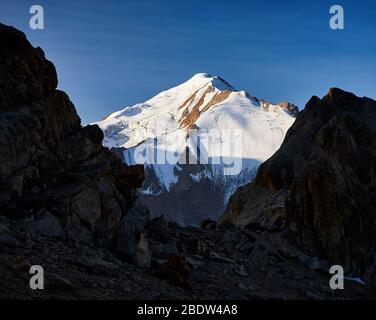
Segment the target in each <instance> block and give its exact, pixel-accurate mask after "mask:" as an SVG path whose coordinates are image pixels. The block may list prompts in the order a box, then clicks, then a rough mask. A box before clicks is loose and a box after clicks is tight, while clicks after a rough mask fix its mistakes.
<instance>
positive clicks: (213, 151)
mask: <svg viewBox="0 0 376 320" xmlns="http://www.w3.org/2000/svg"><path fill="white" fill-rule="evenodd" d="M297 112H298V109H297V108H296V107H295V106H294V105H292V104H289V103H281V104H272V103H269V102H266V101H264V100H259V99H257V98H255V97H252V96H250V95H249V94H248V93H247V92H246V91H238V90H236V89H235V88H234V87H233V86H231V85H230V84H229V83H228V82H226V81H225V80H224V79H222V78H221V77H218V76H212V75H209V74H207V73H198V74H196V75H194V76H193V77H191V78H190V79H189V80H187V81H186V82H184V83H182V84H180V85H178V86H176V87H174V88H171V89H169V90H166V91H163V92H161V93H159V94H157V95H156V96H154V97H152V98H151V99H149V100H147V101H145V102H143V103H138V104H136V105H133V106H130V107H127V108H125V109H123V110H120V111H118V112H115V113H112V114H111V115H109V116H107V117H106V118H105V119H103V120H102V121H100V122H98V123H97V124H98V125H99V126H100V128H101V129H102V130H103V132H104V136H105V138H104V144H105V145H106V146H107V147H110V148H120V149H122V150H123V155H124V161H125V162H126V163H128V164H136V163H139V162H138V161H137V160H136V156H135V155H136V154H137V153H138V150H139V148H140V147H141V148H142V147H145V148H149V149H150V148H154V149H155V150H157V153H158V156H157V157H154V156H153V157H151V158H148V160H147V161H145V162H144V163H143V164H144V165H145V170H146V181H145V183H144V187H143V189H142V191H141V192H142V193H143V195H144V200H145V202H147V203H146V204H147V205H148V207H149V209H150V211H151V213H152V215H158V214H160V213H161V212H160V210H162V211H163V214H165V216H167V217H169V218H170V219H172V220H175V221H178V222H180V223H182V224H197V223H198V222H199V221H200V219H202V218H205V217H211V218H216V217H217V216H219V215H220V214H221V213H222V210H223V209H224V207H225V205H226V204H227V200H228V198H229V197H230V196H231V194H232V193H233V192H234V191H235V190H236V189H237V188H238V187H239V186H241V185H243V184H245V183H248V182H249V181H250V180H251V179H252V177H253V175H254V173H255V171H256V168H257V166H258V165H259V164H260V163H262V162H263V161H265V160H266V159H268V158H269V157H270V156H272V155H273V153H274V152H275V151H277V150H278V149H279V147H280V145H281V143H282V141H283V139H284V136H285V134H286V132H287V130H288V128H289V127H290V126H291V125H292V123H293V122H294V120H295V116H296V114H297ZM226 130H227V131H229V130H230V131H231V132H232V133H234V134H233V136H235V135H237V136H239V135H240V136H241V139H240V140H237V142H235V140H234V139H232V138H234V137H226V136H224V135H222V134H221V132H224V131H226ZM192 131H193V133H192ZM213 131H214V132H217V133H219V135H218V136H216V137H214V138H213V137H212V136H210V135H211V133H212V132H213ZM197 137H198V140H200V139H201V138H202V139H203V140H205V139H206V140H210V139H211V141H214V142H213V143H212V144H213V146H211V147H209V148H207V146H204V147H203V146H199V147H197V144H196V142H197V141H198V140H195V139H196V138H197ZM227 147H229V148H227ZM185 150H189V153H191V154H193V156H194V157H198V155H199V153H200V154H203V153H205V154H206V155H207V158H208V159H209V160H211V161H212V160H213V159H214V160H215V161H212V162H213V163H209V162H210V161H209V162H207V163H204V164H203V163H202V162H200V163H199V164H197V163H196V164H192V165H190V164H181V163H180V162H179V159H176V161H175V162H169V163H166V162H162V163H161V162H158V161H157V162H155V158H158V157H159V155H160V154H162V155H163V156H165V157H166V158H167V157H168V156H169V155H174V154H176V153H179V154H180V153H182V151H185ZM229 150H231V151H234V150H235V151H236V155H235V156H234V154H232V153H231V152H230V151H229ZM158 159H159V158H158ZM180 159H181V158H180ZM218 159H219V160H218ZM229 159H230V160H231V159H232V160H233V162H234V163H235V162H237V164H238V166H239V165H240V169H239V170H238V171H236V172H235V173H234V176H227V175H226V173H225V172H226V165H225V162H226V161H227V162H228V160H229ZM214 162H215V163H214ZM230 162H231V161H230ZM200 186H201V187H200ZM183 190H184V192H183ZM190 192H191V193H194V192H196V193H198V194H201V193H202V194H203V195H204V194H205V193H208V194H207V197H208V198H212V200H213V202H210V201H209V202H208V203H209V204H210V205H209V206H208V205H203V204H202V203H200V204H197V206H196V207H195V208H194V209H193V208H192V207H189V206H192V203H189V201H188V202H187V199H192V198H200V196H199V195H198V196H195V197H193V195H192V196H189V193H190ZM166 194H168V198H167V199H173V198H174V197H173V196H172V195H175V196H176V197H178V198H179V197H180V198H179V205H177V204H176V201H175V202H174V204H170V205H171V206H172V207H171V208H168V206H169V205H167V204H166V203H165V202H166V201H167V200H166V199H165V198H164V195H166ZM157 195H158V196H157ZM175 200H176V199H175ZM186 202H187V203H186ZM184 204H185V205H184ZM187 214H189V216H187Z"/></svg>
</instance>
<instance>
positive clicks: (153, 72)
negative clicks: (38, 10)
mask: <svg viewBox="0 0 376 320" xmlns="http://www.w3.org/2000/svg"><path fill="white" fill-rule="evenodd" d="M33 4H40V5H42V6H43V7H44V10H45V30H31V29H30V28H29V19H30V17H31V15H30V14H29V8H30V6H31V5H33ZM333 4H340V5H343V6H344V10H345V30H341V31H333V30H331V29H330V28H329V19H330V14H329V8H330V6H331V5H333ZM0 21H1V22H2V23H5V24H8V25H13V26H15V27H17V28H18V29H21V30H22V31H24V32H25V33H26V34H27V36H28V38H29V40H30V41H31V43H32V44H33V45H34V46H41V47H42V48H43V49H44V51H45V52H46V55H47V57H48V58H49V59H50V60H52V61H53V62H54V64H55V66H56V68H57V71H58V75H59V88H60V89H62V90H64V91H66V92H67V93H68V94H69V96H70V97H71V99H72V101H73V102H74V103H75V105H76V108H77V110H78V113H79V115H80V116H81V118H82V121H83V123H88V122H93V121H96V120H99V119H101V118H102V117H103V116H105V115H106V114H108V113H111V112H113V111H115V110H119V109H120V108H122V107H125V106H128V105H131V104H134V103H137V102H141V101H144V100H146V99H148V98H149V97H151V96H153V95H155V94H156V93H158V92H160V91H162V90H165V89H167V88H170V87H172V86H175V85H177V84H179V83H181V82H183V81H185V80H186V79H188V78H189V77H190V76H191V75H193V74H195V73H198V72H207V73H210V74H214V75H219V76H221V77H223V78H224V79H226V80H227V81H228V82H230V83H231V84H232V85H233V86H235V87H236V88H238V89H244V90H247V91H248V92H249V93H250V94H252V95H254V96H256V97H259V98H263V99H266V100H269V101H272V102H279V101H282V100H288V101H290V102H293V103H295V104H297V105H298V106H299V107H304V104H305V103H306V102H307V100H308V99H309V98H310V97H311V96H312V95H318V96H323V95H324V94H325V93H326V92H327V90H328V89H329V88H330V87H333V86H337V87H340V88H343V89H345V90H349V91H352V92H354V93H356V94H357V95H360V96H364V95H365V96H369V97H372V98H376V22H375V21H376V1H373V0H370V1H366V0H358V1H334V0H332V1H326V0H315V1H313V0H312V1H307V0H290V1H289V0H286V1H280V0H278V1H277V0H276V1H267V0H264V1H251V0H247V1H240V0H231V1H230V0H226V1H225V0H215V1H213V0H207V1H202V0H201V1H199V0H190V1H184V0H173V1H172V0H164V1H162V0H160V1H156V0H154V1H152V0H149V1H144V0H137V1H127V0H106V1H93V0H92V1H89V0H74V1H72V0H65V1H59V0H48V1H47V0H33V1H28V0H1V2H0Z"/></svg>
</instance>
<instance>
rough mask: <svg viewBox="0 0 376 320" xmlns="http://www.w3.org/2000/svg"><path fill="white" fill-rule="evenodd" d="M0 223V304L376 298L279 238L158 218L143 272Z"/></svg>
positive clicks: (151, 227)
mask: <svg viewBox="0 0 376 320" xmlns="http://www.w3.org/2000/svg"><path fill="white" fill-rule="evenodd" d="M0 221H1V224H0V232H1V235H0V239H1V240H0V241H1V242H0V248H1V250H0V274H1V282H0V298H1V299H20V298H21V299H33V298H38V299H209V300H210V299H252V300H253V299H375V298H376V292H375V290H373V289H372V287H369V286H365V285H361V284H358V283H356V282H353V281H345V290H336V291H333V290H331V289H330V287H329V273H328V265H327V263H326V262H325V261H319V260H318V259H317V258H311V257H309V256H307V255H305V254H303V253H302V252H300V251H298V250H297V249H296V248H294V247H292V246H290V245H288V244H287V243H286V242H285V241H283V240H281V238H280V237H279V236H278V235H275V234H267V233H257V232H251V231H248V230H240V229H232V230H224V229H215V223H213V222H207V223H204V224H203V228H180V227H178V226H177V225H175V224H171V223H168V222H167V221H166V220H164V219H163V218H156V219H153V220H152V221H151V222H149V224H148V225H147V226H146V229H147V234H148V242H149V248H148V249H147V248H144V249H145V250H143V251H139V252H138V254H139V256H140V259H141V261H143V262H145V261H149V263H150V264H149V265H144V266H143V267H141V266H140V267H139V266H137V265H135V263H134V262H131V261H128V260H124V259H122V258H121V257H120V256H119V255H117V254H115V253H114V252H113V251H112V250H109V249H104V248H99V247H98V246H95V245H84V244H74V243H69V242H67V241H66V240H65V239H64V238H61V237H60V238H59V237H48V236H43V235H41V234H33V233H30V232H28V231H26V230H25V225H27V224H28V222H27V221H18V222H14V221H9V220H7V219H5V218H2V219H1V220H0ZM6 226H7V227H6ZM4 239H6V240H4ZM32 264H39V265H42V266H43V267H44V270H45V289H44V290H36V291H33V290H30V288H29V279H30V275H29V269H30V266H31V265H32Z"/></svg>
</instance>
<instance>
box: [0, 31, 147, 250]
mask: <svg viewBox="0 0 376 320" xmlns="http://www.w3.org/2000/svg"><path fill="white" fill-rule="evenodd" d="M57 83H58V80H57V75H56V71H55V68H54V66H53V64H52V63H51V62H49V61H48V60H46V58H45V56H44V53H43V51H42V49H40V48H36V49H35V48H33V47H32V45H31V44H30V43H29V42H28V41H27V39H26V37H25V35H24V34H23V33H21V32H19V31H17V30H16V29H14V28H11V27H7V26H5V25H2V24H0V141H1V142H0V215H5V216H8V217H10V218H16V219H20V218H30V223H29V224H28V226H27V227H28V228H30V229H32V230H33V231H38V232H41V233H47V234H50V235H55V236H67V237H68V238H71V239H72V240H73V241H79V240H83V241H86V240H88V241H90V240H91V239H94V240H96V241H98V242H101V243H110V242H111V241H112V240H114V237H115V236H116V234H117V233H118V230H119V225H120V221H121V219H122V218H123V216H125V215H126V213H127V211H128V209H129V208H130V207H131V205H132V204H133V202H134V200H135V190H136V188H137V187H139V186H140V185H141V184H142V181H143V178H144V177H143V169H142V168H141V167H125V166H124V165H123V164H122V163H121V161H120V160H118V158H117V157H116V156H115V155H114V154H113V153H112V152H110V151H109V150H108V149H107V148H104V147H103V146H102V139H103V134H102V131H101V130H100V129H99V128H98V127H97V126H86V127H82V126H81V124H80V118H79V117H78V115H77V113H76V110H75V107H74V105H73V104H72V102H71V101H70V100H69V98H68V96H67V95H66V94H65V93H64V92H62V91H60V90H57V89H56V87H57Z"/></svg>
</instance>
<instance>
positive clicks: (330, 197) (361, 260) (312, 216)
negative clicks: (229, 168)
mask: <svg viewBox="0 0 376 320" xmlns="http://www.w3.org/2000/svg"><path fill="white" fill-rule="evenodd" d="M375 173H376V102H375V101H373V100H371V99H369V98H358V97H356V96H355V95H353V94H351V93H347V92H344V91H342V90H340V89H331V90H330V91H329V93H328V95H326V96H325V97H324V98H323V99H322V100H321V99H319V98H317V97H313V98H312V99H311V100H310V101H309V102H308V104H307V106H306V108H305V109H304V111H302V112H301V114H300V115H299V116H298V118H297V120H296V121H295V123H294V124H293V126H292V127H291V128H290V130H289V131H288V133H287V136H286V139H285V141H284V142H283V144H282V146H281V148H280V150H279V151H277V152H276V154H275V155H274V156H273V157H271V158H270V159H269V160H268V161H266V162H265V163H264V164H262V165H261V166H260V169H259V170H258V173H257V176H256V178H255V180H254V181H253V182H252V183H251V184H249V185H247V186H245V187H243V188H241V189H240V190H238V191H237V192H236V193H235V194H234V196H233V197H232V199H231V201H230V203H229V205H228V208H227V211H226V213H225V214H224V216H223V217H222V219H221V223H222V224H225V223H234V224H235V225H238V226H241V227H245V228H251V229H255V228H261V229H267V230H281V229H286V230H290V231H291V233H290V234H289V235H290V237H291V240H292V241H293V242H295V243H297V244H299V245H300V246H301V247H302V248H304V249H305V250H306V251H307V252H309V253H311V254H315V255H320V256H321V257H324V258H328V259H329V260H330V261H331V262H332V263H336V264H340V265H343V266H344V267H345V270H347V271H348V272H353V273H354V274H365V275H366V276H367V278H368V279H371V278H372V276H375V266H376V252H375V250H376V174H375Z"/></svg>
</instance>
